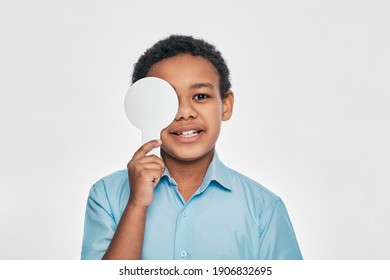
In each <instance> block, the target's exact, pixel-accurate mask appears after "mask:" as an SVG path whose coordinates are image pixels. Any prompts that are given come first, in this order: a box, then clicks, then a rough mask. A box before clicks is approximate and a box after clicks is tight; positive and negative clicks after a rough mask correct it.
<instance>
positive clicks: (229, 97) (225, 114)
mask: <svg viewBox="0 0 390 280" xmlns="http://www.w3.org/2000/svg"><path fill="white" fill-rule="evenodd" d="M233 105H234V94H233V91H231V90H228V91H227V92H226V94H225V97H224V98H223V99H222V106H223V111H222V120H223V121H227V120H229V119H230V117H231V116H232V114H233Z"/></svg>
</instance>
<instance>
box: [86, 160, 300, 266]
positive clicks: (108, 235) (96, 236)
mask: <svg viewBox="0 0 390 280" xmlns="http://www.w3.org/2000/svg"><path fill="white" fill-rule="evenodd" d="M129 195H130V188H129V180H128V174H127V170H122V171H118V172H116V173H114V174H112V175H109V176H107V177H105V178H103V179H101V180H100V181H98V182H97V183H96V184H95V185H94V186H93V187H92V188H91V191H90V194H89V198H88V203H87V209H86V215H85V225H84V237H83V246H82V253H81V259H101V258H102V257H103V255H104V253H105V252H106V250H107V248H108V246H109V244H110V242H111V240H112V237H113V235H114V233H115V230H116V228H117V226H118V223H119V220H120V218H121V215H122V213H123V211H124V209H125V207H126V204H127V202H128V200H129ZM142 259H153V260H157V259H171V260H172V259H181V260H183V259H189V260H190V259H203V260H210V259H302V255H301V252H300V250H299V246H298V243H297V240H296V237H295V234H294V230H293V227H292V225H291V222H290V219H289V216H288V214H287V210H286V208H285V206H284V203H283V202H282V200H281V199H280V198H279V197H278V196H276V195H275V194H273V193H272V192H270V191H269V190H267V189H266V188H264V187H263V186H261V185H260V184H258V183H257V182H255V181H253V180H251V179H249V178H247V177H245V176H243V175H241V174H239V173H238V172H236V171H234V170H232V169H230V168H228V167H226V166H225V165H224V164H223V163H222V162H221V161H220V160H219V158H218V156H217V154H215V155H214V158H213V160H212V161H211V163H210V165H209V167H208V170H207V172H206V176H205V178H204V180H203V183H202V184H201V185H200V187H199V188H198V190H197V191H196V192H195V193H194V195H193V196H192V197H191V198H190V199H189V200H188V201H187V202H186V201H184V199H183V198H182V196H181V195H180V193H179V191H178V188H177V184H176V183H175V181H174V179H173V178H172V177H170V175H169V172H168V170H167V169H165V172H164V175H163V177H162V178H161V180H160V182H159V184H158V185H157V186H156V188H155V191H154V199H153V203H152V204H151V205H150V206H149V208H148V210H147V218H146V227H145V237H144V244H143V249H142Z"/></svg>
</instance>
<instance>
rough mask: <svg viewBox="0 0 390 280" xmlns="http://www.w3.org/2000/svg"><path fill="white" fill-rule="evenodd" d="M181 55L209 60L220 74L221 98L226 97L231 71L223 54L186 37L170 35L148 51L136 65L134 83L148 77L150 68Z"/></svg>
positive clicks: (205, 44)
mask: <svg viewBox="0 0 390 280" xmlns="http://www.w3.org/2000/svg"><path fill="white" fill-rule="evenodd" d="M179 54H190V55H193V56H200V57H203V58H205V59H207V60H208V61H209V62H210V63H211V64H213V65H214V67H215V68H216V69H217V71H218V74H219V89H220V93H221V97H222V98H224V97H225V96H226V93H227V91H228V90H229V89H230V88H231V83H230V71H229V68H228V67H227V64H226V62H225V60H224V58H223V57H222V55H221V53H220V52H219V51H218V50H217V49H216V47H215V46H214V45H212V44H210V43H208V42H206V41H204V40H202V39H195V38H193V37H192V36H186V35H170V36H169V37H167V38H165V39H162V40H160V41H158V42H157V43H155V44H154V45H153V46H152V47H151V48H149V49H147V50H146V51H145V53H144V54H143V55H141V57H140V58H139V59H138V61H137V63H135V64H134V71H133V75H132V82H133V83H135V82H136V81H138V80H139V79H142V78H144V77H146V75H147V74H148V72H149V70H150V68H151V67H152V66H153V65H154V64H155V63H157V62H159V61H161V60H163V59H165V58H169V57H173V56H176V55H179Z"/></svg>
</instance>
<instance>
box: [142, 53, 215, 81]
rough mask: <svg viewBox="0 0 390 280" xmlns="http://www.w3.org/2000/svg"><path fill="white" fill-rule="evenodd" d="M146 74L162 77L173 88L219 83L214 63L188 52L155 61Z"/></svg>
mask: <svg viewBox="0 0 390 280" xmlns="http://www.w3.org/2000/svg"><path fill="white" fill-rule="evenodd" d="M147 76H148V77H158V78H162V79H164V80H166V81H167V82H169V83H170V84H171V85H172V86H173V87H175V88H177V87H188V86H191V85H192V84H196V83H210V84H212V85H215V86H216V87H218V84H219V75H218V72H217V70H216V69H215V67H214V65H213V64H211V62H209V61H208V60H207V59H205V58H203V57H200V56H193V55H190V54H180V55H176V56H173V57H169V58H165V59H163V60H161V61H159V62H157V63H156V64H154V65H153V66H152V67H151V68H150V70H149V72H148V75H147Z"/></svg>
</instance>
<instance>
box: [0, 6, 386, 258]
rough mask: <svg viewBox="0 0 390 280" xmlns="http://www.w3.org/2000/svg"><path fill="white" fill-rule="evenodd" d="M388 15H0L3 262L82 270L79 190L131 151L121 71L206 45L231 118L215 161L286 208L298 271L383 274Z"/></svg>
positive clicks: (306, 11)
mask: <svg viewBox="0 0 390 280" xmlns="http://www.w3.org/2000/svg"><path fill="white" fill-rule="evenodd" d="M389 14H390V9H389V4H388V1H346V0H337V1H312V0H307V1H303V0H300V1H288V0H285V1H226V0H225V1H222V0H221V1H209V0H197V1H180V0H176V1H153V2H152V1H141V0H139V1H130V0H129V1H125V0H122V1H119V0H107V1H103V0H93V1H92V0H90V1H75V0H68V1H52V0H35V1H27V0H25V1H22V0H6V1H4V0H0V259H78V258H79V257H80V248H81V239H82V233H83V221H84V210H85V204H86V199H87V196H88V191H89V188H90V187H91V186H92V184H93V183H94V182H96V181H97V180H98V179H100V178H101V177H103V176H105V175H108V174H110V173H112V172H114V171H116V170H118V169H123V168H125V167H126V164H127V162H128V161H129V159H130V158H131V156H132V154H133V153H134V151H135V150H136V149H137V148H138V146H139V144H140V141H141V138H140V137H141V135H140V132H139V131H138V130H137V129H136V128H134V127H132V126H131V124H130V123H129V121H128V120H127V119H126V116H125V113H124V110H123V100H124V96H125V93H126V91H127V88H128V86H129V84H130V76H131V73H132V66H133V64H134V63H135V62H136V60H137V59H138V57H139V56H140V55H141V54H142V53H143V52H144V51H145V49H146V48H148V47H150V46H151V45H152V44H153V43H154V42H156V41H157V40H159V39H162V38H164V37H166V36H168V35H170V34H173V33H180V34H189V35H193V36H195V37H200V38H203V39H206V40H208V41H210V42H211V43H213V44H215V45H216V46H217V47H218V48H219V49H220V50H221V52H222V53H223V54H224V57H225V58H226V60H227V62H228V65H229V67H230V69H231V72H232V84H233V90H234V92H235V96H236V104H235V110H234V115H233V118H232V119H231V120H230V121H229V122H227V123H224V126H223V131H222V133H221V136H220V140H219V142H218V145H217V150H218V153H219V155H220V157H221V159H222V160H223V161H224V162H225V163H226V164H227V165H229V166H230V167H232V168H234V169H236V170H238V171H239V172H241V173H244V174H246V175H248V176H249V177H252V178H253V179H255V180H257V181H259V182H260V183H261V184H263V185H264V186H266V187H267V188H269V189H270V190H272V191H273V192H275V193H276V194H278V195H279V196H281V197H282V199H283V200H284V202H285V203H286V205H287V209H288V211H289V214H290V218H291V220H292V222H293V225H294V228H295V231H296V235H297V237H298V240H299V243H300V246H301V250H302V253H303V255H304V257H305V258H306V259H390V219H389V216H390V215H389V214H390V203H389V198H390V191H389V189H390V172H389V171H390V170H389V169H390V168H389V167H390V160H389V158H390V148H389V143H390V125H389V121H390V110H389V108H390V82H389V77H390V39H389V38H390V37H389V34H390V20H389Z"/></svg>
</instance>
